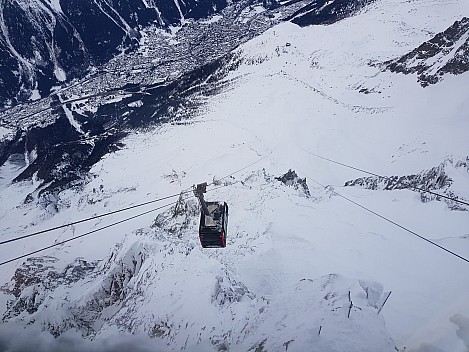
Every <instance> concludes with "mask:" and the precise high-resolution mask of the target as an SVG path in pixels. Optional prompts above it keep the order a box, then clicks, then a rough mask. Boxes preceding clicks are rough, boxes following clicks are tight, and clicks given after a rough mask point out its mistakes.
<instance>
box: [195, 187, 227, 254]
mask: <svg viewBox="0 0 469 352" xmlns="http://www.w3.org/2000/svg"><path fill="white" fill-rule="evenodd" d="M206 187H207V183H202V184H198V185H197V187H194V194H195V196H196V197H197V198H198V199H199V201H200V205H201V207H202V210H201V212H200V223H199V239H200V244H201V245H202V247H203V248H225V247H226V233H227V229H228V205H227V204H226V202H205V200H204V196H203V194H204V193H205V192H206Z"/></svg>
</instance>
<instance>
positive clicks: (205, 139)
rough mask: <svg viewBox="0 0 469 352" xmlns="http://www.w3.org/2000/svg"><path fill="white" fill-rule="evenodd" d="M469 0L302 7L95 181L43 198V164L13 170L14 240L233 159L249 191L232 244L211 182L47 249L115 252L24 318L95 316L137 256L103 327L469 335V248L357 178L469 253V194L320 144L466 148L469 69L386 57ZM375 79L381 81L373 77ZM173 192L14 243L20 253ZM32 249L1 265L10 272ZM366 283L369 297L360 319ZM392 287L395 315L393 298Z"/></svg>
mask: <svg viewBox="0 0 469 352" xmlns="http://www.w3.org/2000/svg"><path fill="white" fill-rule="evenodd" d="M462 8H467V5H465V2H464V1H463V0H460V1H452V2H451V3H444V4H443V3H440V2H436V1H432V0H422V1H419V2H405V3H400V4H399V6H395V3H394V1H391V0H381V1H377V2H376V3H374V4H372V5H371V6H370V7H368V8H367V10H365V11H362V12H361V13H360V14H359V15H357V16H355V17H352V18H348V19H346V20H343V21H341V22H338V23H336V24H334V25H330V26H315V27H307V28H299V27H298V26H296V25H293V24H291V23H282V24H280V25H278V26H276V27H275V28H272V29H271V30H269V31H267V32H266V33H264V34H263V35H261V36H259V37H258V38H255V39H253V40H251V41H250V42H248V43H246V44H245V45H243V46H241V47H240V48H239V49H237V50H238V53H239V54H240V56H241V58H242V59H243V62H242V64H241V65H240V66H239V67H238V68H237V69H236V70H234V71H232V72H231V74H230V77H228V79H233V82H235V84H233V85H232V86H231V87H230V89H229V90H227V91H224V92H223V93H221V94H220V95H218V96H215V97H213V98H211V99H210V100H209V101H208V102H207V105H206V106H205V109H204V111H203V112H202V113H201V114H200V115H199V116H197V117H194V118H193V119H192V120H190V121H189V122H191V123H190V124H188V125H185V124H167V125H163V126H161V127H160V128H159V129H155V130H153V131H147V132H145V133H136V132H135V133H133V134H131V135H130V136H129V137H127V138H126V139H125V141H124V142H125V145H126V146H125V148H123V149H122V150H119V151H117V152H115V153H113V154H108V155H106V156H105V157H104V158H103V159H102V160H101V161H100V162H99V163H97V164H96V165H95V166H94V167H93V168H92V170H91V175H92V176H91V177H90V180H89V182H88V183H87V184H86V185H85V186H84V188H83V189H82V190H80V191H77V190H74V189H69V190H66V191H64V192H62V193H61V194H60V195H59V197H58V199H57V200H56V201H55V203H52V205H53V206H51V204H39V206H37V205H36V204H35V203H34V202H33V203H23V200H24V199H25V197H26V195H28V194H32V195H33V196H34V197H37V194H36V193H35V189H36V186H37V185H35V184H34V181H31V182H23V183H21V184H13V185H2V191H1V192H0V204H1V208H0V219H1V221H0V222H1V230H2V231H1V233H2V235H1V238H2V240H4V239H7V238H11V237H14V236H18V235H22V234H26V233H31V232H33V231H39V230H42V229H45V228H50V227H53V226H57V225H61V224H64V223H67V222H69V221H71V220H77V219H80V218H85V217H88V216H92V215H95V214H102V213H104V212H107V211H111V210H115V209H120V208H123V207H127V206H129V205H132V204H138V203H142V202H145V201H148V200H152V199H156V198H159V197H164V196H168V195H171V194H179V193H180V192H181V191H182V190H190V189H191V187H192V185H193V184H197V183H200V182H204V181H207V182H212V181H217V180H219V179H222V178H224V177H226V176H227V175H231V177H226V178H224V179H222V180H221V181H220V184H221V185H222V186H223V187H221V188H219V189H216V190H214V188H215V186H212V187H209V190H210V192H209V193H207V194H206V199H207V200H209V201H210V200H219V201H226V202H227V203H228V204H229V206H230V218H229V230H228V238H227V240H228V246H227V248H225V249H220V250H203V249H201V248H200V245H199V243H198V238H197V225H198V209H197V208H196V200H195V199H194V197H192V196H191V195H190V194H187V195H186V196H185V201H186V204H187V209H188V210H187V213H186V214H185V215H180V216H176V217H173V216H172V215H171V214H172V212H171V211H168V212H166V213H165V212H164V211H165V210H166V209H160V210H156V211H155V212H154V213H150V214H148V215H145V216H142V217H140V218H137V219H134V220H131V221H129V222H125V223H122V224H120V225H119V226H116V227H110V228H107V229H105V230H103V231H100V232H98V233H96V234H93V235H90V236H88V237H84V238H82V239H80V240H77V241H75V242H70V243H67V244H65V245H62V246H60V247H58V248H56V249H54V250H49V251H48V252H46V253H47V254H48V255H50V256H55V257H57V258H58V262H57V263H55V265H56V266H57V268H64V267H65V265H66V264H68V263H70V262H73V260H75V258H77V257H82V258H84V259H85V260H88V261H94V260H101V259H102V261H101V262H100V263H99V264H98V269H99V270H97V271H95V272H94V274H93V275H89V276H88V277H85V278H82V279H81V280H79V281H77V282H75V283H71V284H70V285H69V286H66V285H63V286H60V287H59V288H57V289H56V290H50V291H47V295H46V297H45V298H44V303H43V305H42V306H41V308H40V310H38V311H37V312H35V313H33V314H32V315H29V314H26V313H22V314H21V315H20V316H18V317H17V318H15V319H16V320H14V321H15V322H16V323H17V324H28V322H32V321H34V322H35V323H31V324H32V325H35V326H41V324H44V326H48V325H47V324H51V325H52V326H61V324H62V322H63V321H69V320H67V319H70V320H72V321H73V319H72V318H71V314H72V313H71V312H84V313H83V314H84V316H83V319H89V317H88V316H86V314H88V313H87V312H86V311H84V307H86V306H87V304H91V303H90V302H93V300H94V299H100V298H99V297H102V296H103V295H104V293H103V292H104V288H103V287H106V288H107V287H110V285H109V283H110V282H111V281H112V279H113V277H114V276H115V277H119V274H120V273H122V272H121V271H120V270H123V269H122V268H133V266H132V265H133V260H135V261H137V263H139V264H138V265H137V266H136V268H135V269H132V270H134V271H133V272H132V274H131V275H130V274H129V275H130V277H126V279H125V280H124V284H125V285H124V286H123V287H124V288H125V289H123V291H125V292H126V297H125V299H124V300H123V301H116V302H115V303H113V304H112V305H109V306H107V307H106V308H104V309H103V311H102V314H101V313H100V314H101V315H99V314H98V313H97V314H98V315H99V316H98V319H97V320H95V321H94V324H95V325H94V326H95V328H96V329H97V332H96V336H95V338H96V340H97V341H99V340H105V339H106V338H109V337H111V336H114V335H117V334H122V333H124V332H126V333H129V332H130V333H132V334H134V333H136V334H141V333H143V334H147V335H150V336H154V337H155V338H154V340H155V341H161V340H163V341H165V342H167V343H168V344H169V345H168V349H169V350H181V349H187V350H194V349H195V348H202V349H203V350H216V349H219V350H221V349H222V348H223V346H225V347H226V346H229V349H230V350H233V351H246V350H249V349H250V348H252V347H256V348H257V347H259V348H261V346H264V348H265V350H269V351H270V350H275V351H279V350H283V349H284V348H285V349H286V348H287V347H288V351H304V350H308V349H311V348H312V347H311V346H314V348H316V349H317V350H320V351H345V350H347V351H394V350H395V347H397V348H398V349H399V350H401V351H402V350H403V349H404V348H406V350H415V351H418V350H420V351H424V350H425V349H427V350H431V348H433V349H437V348H438V349H441V350H444V351H454V352H463V351H466V350H467V333H466V330H465V329H467V322H466V319H467V317H469V302H468V301H467V292H468V290H469V281H468V280H467V268H468V263H466V262H464V261H461V260H460V259H458V258H456V257H454V256H451V255H450V254H448V253H446V252H444V251H441V250H440V249H438V248H437V247H435V246H432V245H431V244H429V243H427V242H425V241H422V240H421V239H419V238H417V237H416V236H413V235H412V234H410V233H408V232H406V231H404V230H403V229H402V228H398V227H396V226H394V225H392V224H391V223H389V222H386V221H384V220H383V219H382V218H379V217H377V216H375V215H373V214H371V213H369V212H366V211H365V210H364V209H362V208H360V207H358V206H356V205H354V204H351V203H349V202H347V201H346V200H344V199H343V198H341V197H340V196H337V193H338V194H341V195H343V196H345V197H347V198H350V199H351V200H353V201H354V202H357V203H359V204H360V205H362V206H364V207H367V208H369V209H372V210H373V211H374V212H376V213H378V214H380V215H382V216H385V217H387V218H389V219H391V220H392V221H395V222H397V223H399V224H400V225H402V226H404V227H406V228H408V229H410V230H411V231H414V232H416V233H418V234H420V235H422V236H424V237H426V238H428V239H431V240H434V241H435V242H436V243H438V244H440V245H443V246H445V247H448V249H450V250H452V251H455V252H457V253H458V254H460V255H462V256H465V257H468V256H469V240H468V235H469V234H468V230H467V228H468V226H467V225H468V223H469V212H467V211H451V210H449V208H448V207H447V205H446V204H445V203H444V202H439V201H431V202H428V203H422V202H421V200H420V195H419V194H418V193H415V192H412V191H410V190H395V191H384V190H377V191H371V190H366V189H361V188H358V187H353V188H352V187H343V185H344V183H345V182H346V181H348V180H351V179H354V178H357V177H362V176H364V175H363V174H362V173H360V172H358V171H356V170H350V169H346V168H342V167H340V166H338V165H335V164H331V163H329V162H327V161H325V160H322V159H319V158H316V157H314V156H313V155H311V154H310V153H308V151H309V152H312V153H316V154H319V155H322V156H325V157H329V158H332V159H334V160H338V161H341V162H346V163H348V164H350V165H354V166H357V167H360V168H362V169H365V170H370V171H372V172H375V173H378V174H382V175H411V174H415V173H418V172H421V171H422V170H426V169H429V168H431V167H434V166H437V165H440V163H442V162H445V160H448V158H451V159H454V161H455V162H456V161H458V160H466V159H465V158H466V157H467V150H469V149H468V147H469V140H468V139H467V111H468V110H467V107H468V105H467V104H468V103H467V102H468V100H467V89H465V87H467V86H468V84H469V75H468V74H463V75H459V76H448V77H445V80H443V81H442V82H439V83H438V84H436V85H432V86H429V87H427V88H422V87H420V86H419V85H418V83H417V82H416V80H415V77H412V76H404V75H399V74H393V73H390V72H382V71H381V67H380V66H379V65H372V64H369V63H376V62H380V61H385V60H389V59H391V58H396V57H399V56H401V55H403V54H405V53H406V52H408V51H410V50H412V49H414V48H415V47H416V46H418V45H420V43H421V42H423V41H425V40H428V39H429V38H431V36H432V34H431V33H435V32H439V31H442V30H444V29H446V28H447V27H448V26H449V25H451V24H452V23H453V22H454V20H455V19H458V17H459V16H461V9H462ZM370 28H373V31H370ZM287 43H288V45H287ZM360 87H366V88H368V89H369V90H370V91H371V93H369V94H363V93H359V89H360ZM116 99H122V98H120V97H117V98H116ZM253 163H255V164H253ZM250 164H252V165H251V166H250V167H246V166H247V165H250ZM447 164H448V169H447V170H448V174H449V176H450V177H451V178H452V179H453V181H454V188H453V189H454V190H456V191H457V192H458V195H460V196H461V197H468V193H467V190H468V189H469V176H468V175H467V173H466V172H465V171H463V170H464V169H462V168H457V167H455V166H454V165H455V164H454V163H450V162H447ZM22 166H23V165H22V164H21V165H19V164H16V165H15V164H12V163H10V164H6V165H4V166H3V167H2V169H1V171H0V173H1V175H2V176H3V175H6V176H8V177H6V178H5V179H8V178H9V177H11V175H14V174H16V173H18V172H20V168H21V167H22ZM5 167H6V168H8V170H7V171H4V169H5ZM289 169H293V170H295V171H296V172H297V173H298V175H299V177H301V178H303V177H306V179H307V183H308V186H309V189H310V193H311V197H304V196H302V195H300V194H299V193H298V191H297V190H295V189H293V188H290V187H287V186H286V185H283V184H282V183H281V182H279V181H277V180H275V177H279V176H281V175H283V174H284V173H285V172H287V171H288V170H289ZM7 173H8V175H7ZM319 183H320V184H323V185H328V186H330V187H327V188H325V187H322V186H321V185H319ZM334 192H337V193H334ZM35 199H37V198H35ZM466 199H467V198H466ZM171 201H172V200H168V201H167V203H164V202H163V203H155V204H150V205H147V206H144V207H140V208H137V209H133V210H129V211H126V212H125V213H121V214H114V215H110V216H108V217H104V218H101V219H97V220H93V221H91V222H90V223H84V224H78V225H75V226H73V227H71V228H65V229H62V230H60V231H58V233H48V234H47V235H44V236H38V237H33V238H31V239H29V240H28V241H27V242H18V244H17V245H15V246H9V247H6V246H1V247H0V256H1V258H11V257H14V256H16V255H21V254H23V253H25V252H27V251H31V250H34V249H37V248H38V247H41V246H43V245H45V244H48V243H53V242H54V240H64V239H67V238H70V237H71V236H73V235H78V234H82V233H85V232H86V231H90V230H93V229H96V228H99V227H103V226H107V225H109V224H112V223H113V222H116V221H120V220H122V219H123V218H127V217H131V216H133V215H136V214H139V213H141V212H144V211H148V210H151V209H154V208H156V207H159V206H160V205H164V204H168V203H171ZM51 207H52V210H50V209H51ZM54 207H55V209H56V210H57V212H55V211H54V210H53V209H54ZM47 209H49V210H47ZM158 214H159V216H158V217H157V215H158ZM156 220H158V221H156ZM18 224H22V225H21V226H18ZM152 224H153V226H152V227H151V225H152ZM116 244H117V245H116ZM21 263H22V261H18V262H16V263H12V264H10V265H7V266H3V267H1V268H0V277H1V278H2V280H3V282H8V281H9V280H10V278H11V276H12V274H13V272H14V270H15V268H16V267H18V266H19V265H20V264H21ZM124 273H128V272H127V271H124ZM124 276H125V275H124ZM349 291H350V295H351V301H352V302H353V305H354V307H355V308H353V307H352V310H351V312H350V318H347V314H348V307H349V306H350V301H349V299H348V292H349ZM389 291H392V294H391V296H390V298H389V300H388V301H387V302H386V305H385V306H384V307H382V311H381V312H380V313H379V314H378V310H379V308H381V307H379V305H378V304H377V302H378V301H379V302H382V301H383V297H384V296H385V293H386V292H389ZM366 292H368V294H369V296H368V297H367V294H366ZM2 299H3V298H2ZM358 308H360V309H358ZM3 309H6V308H3ZM89 314H91V313H89ZM22 320H23V321H24V322H22ZM320 327H321V331H322V332H321V334H318V332H319V328H320ZM425 346H427V347H425Z"/></svg>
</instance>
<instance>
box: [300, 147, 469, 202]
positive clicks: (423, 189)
mask: <svg viewBox="0 0 469 352" xmlns="http://www.w3.org/2000/svg"><path fill="white" fill-rule="evenodd" d="M300 148H301V147H300ZM301 149H302V150H303V151H304V152H306V153H308V154H310V155H313V156H315V157H317V158H320V159H323V160H326V161H329V162H331V163H334V164H337V165H341V166H344V167H347V168H349V169H353V170H356V171H360V172H363V173H365V174H368V175H372V176H376V177H380V178H384V179H390V177H387V176H381V175H378V174H375V173H374V172H370V171H366V170H363V169H360V168H358V167H355V166H351V165H347V164H344V163H341V162H339V161H335V160H332V159H329V158H326V157H324V156H321V155H318V154H315V153H313V152H310V151H308V150H306V149H303V148H301ZM409 187H411V188H413V189H415V190H418V191H421V192H426V193H430V194H433V195H435V196H437V197H441V198H445V199H448V200H451V201H453V202H456V203H460V204H464V205H467V206H469V203H468V202H464V201H462V200H459V199H457V198H451V197H448V196H445V195H443V194H439V193H436V192H432V191H430V190H428V189H425V188H420V187H416V186H412V185H409Z"/></svg>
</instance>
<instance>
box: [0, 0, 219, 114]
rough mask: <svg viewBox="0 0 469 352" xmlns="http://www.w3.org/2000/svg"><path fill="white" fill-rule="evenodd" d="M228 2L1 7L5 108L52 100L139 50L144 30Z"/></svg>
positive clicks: (13, 3) (36, 2) (34, 1)
mask: <svg viewBox="0 0 469 352" xmlns="http://www.w3.org/2000/svg"><path fill="white" fill-rule="evenodd" d="M226 6H227V2H226V1H225V0H202V1H194V0H189V1H183V2H179V1H174V2H173V1H160V0H155V1H144V0H135V1H129V0H123V1H121V0H96V1H71V0H54V1H53V0H27V1H18V0H6V1H3V2H2V3H1V5H0V13H1V15H0V22H1V23H0V28H1V31H0V63H1V69H0V83H1V84H0V91H1V92H2V93H1V94H0V106H5V105H12V104H16V103H18V102H23V101H25V100H28V99H29V100H35V99H39V98H41V97H46V96H48V95H49V94H50V93H51V91H53V90H54V88H55V87H57V86H59V85H60V84H61V83H62V82H64V81H67V80H72V79H74V78H81V77H83V75H84V73H86V72H87V70H88V69H90V68H91V67H95V66H99V65H102V64H103V63H105V62H107V61H108V60H109V59H111V58H112V57H113V56H115V55H117V54H119V53H125V52H127V51H129V50H133V49H135V47H137V46H138V45H139V40H140V39H141V30H142V29H143V28H145V27H148V26H149V25H154V26H156V27H159V28H168V27H169V26H171V25H180V24H181V23H184V21H185V20H186V19H199V18H204V17H207V16H209V15H212V14H214V13H217V12H219V11H221V10H222V9H223V8H225V7H226Z"/></svg>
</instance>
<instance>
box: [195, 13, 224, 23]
mask: <svg viewBox="0 0 469 352" xmlns="http://www.w3.org/2000/svg"><path fill="white" fill-rule="evenodd" d="M222 18H223V16H222V15H214V16H212V17H210V18H209V19H208V20H205V21H204V20H202V21H200V22H201V23H203V24H211V23H216V22H218V21H220V20H221V19H222Z"/></svg>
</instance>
